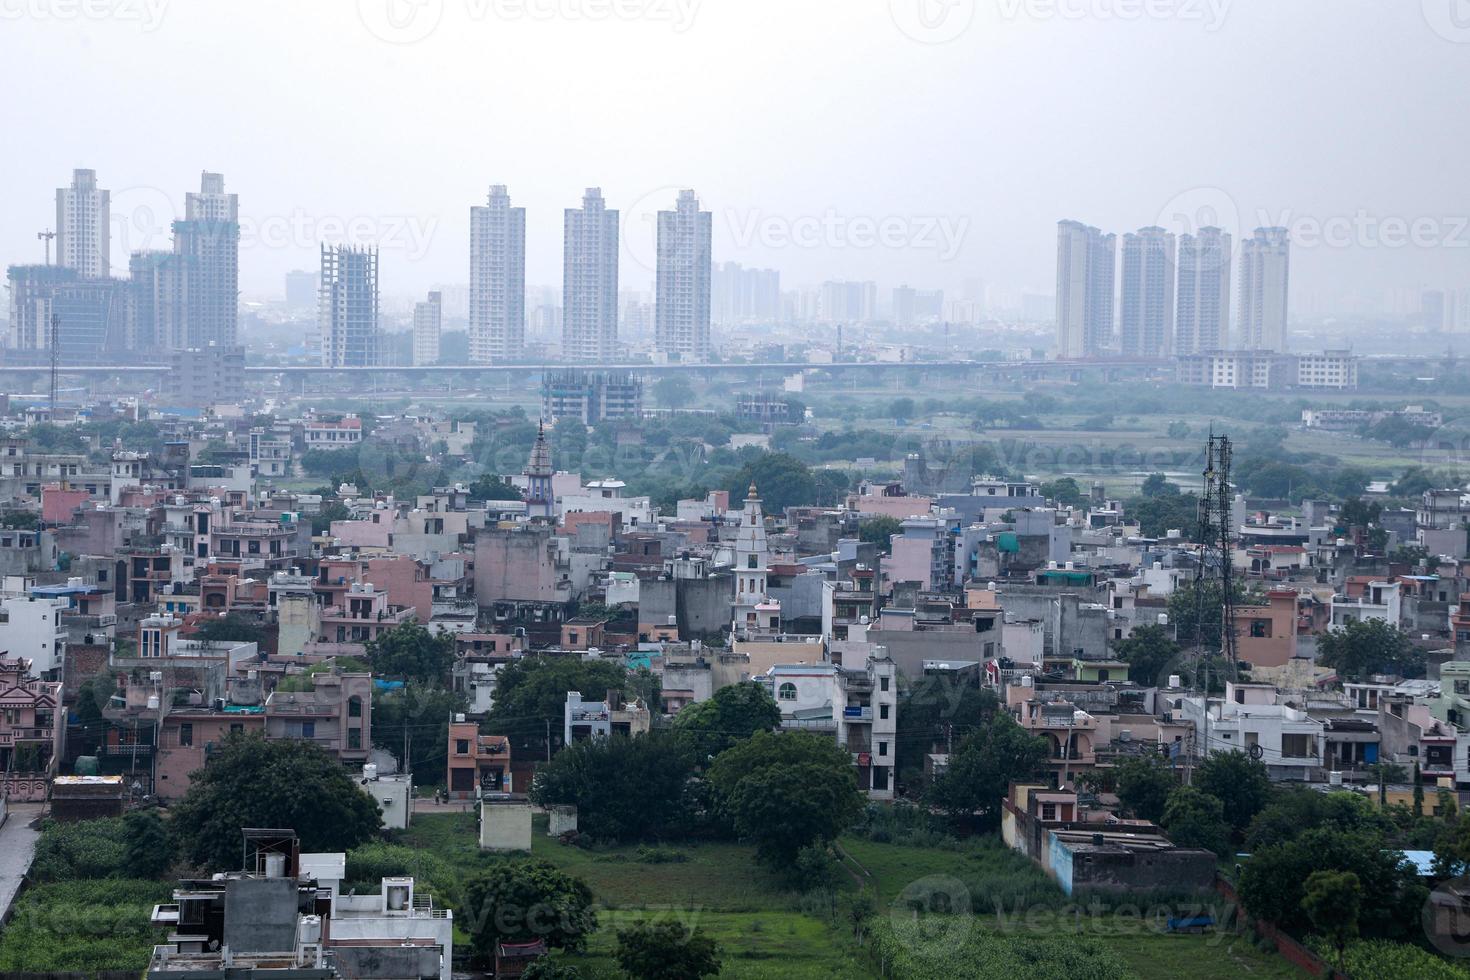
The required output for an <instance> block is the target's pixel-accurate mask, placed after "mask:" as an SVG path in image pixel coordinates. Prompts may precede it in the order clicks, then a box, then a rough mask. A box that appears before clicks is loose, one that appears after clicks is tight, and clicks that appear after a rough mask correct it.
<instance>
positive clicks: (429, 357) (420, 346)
mask: <svg viewBox="0 0 1470 980" xmlns="http://www.w3.org/2000/svg"><path fill="white" fill-rule="evenodd" d="M443 318H444V296H443V294H442V293H430V294H429V298H428V299H427V300H425V301H423V302H422V303H415V304H414V305H413V363H414V366H415V367H424V366H427V365H431V364H438V363H439V334H440V330H441V328H442V326H443V322H444V320H443Z"/></svg>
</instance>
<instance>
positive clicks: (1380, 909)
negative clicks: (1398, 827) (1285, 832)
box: [1240, 827, 1429, 940]
mask: <svg viewBox="0 0 1470 980" xmlns="http://www.w3.org/2000/svg"><path fill="white" fill-rule="evenodd" d="M1317 871H1351V872H1352V873H1353V874H1354V875H1356V876H1357V878H1358V881H1359V882H1360V883H1361V884H1362V889H1363V891H1362V894H1363V904H1362V912H1361V915H1360V916H1359V923H1360V928H1361V929H1362V930H1363V932H1364V933H1365V935H1366V936H1367V938H1379V939H1400V940H1401V939H1406V938H1408V937H1411V936H1417V935H1419V933H1420V927H1419V914H1420V910H1421V909H1422V908H1423V906H1424V902H1425V900H1426V899H1427V898H1428V897H1429V890H1428V889H1427V888H1425V887H1424V885H1423V884H1422V883H1421V882H1420V881H1419V876H1418V873H1417V871H1415V869H1414V866H1413V865H1412V864H1410V863H1409V862H1408V861H1406V860H1405V859H1404V856H1403V853H1402V852H1401V851H1399V850H1398V849H1397V848H1396V847H1393V846H1392V842H1391V841H1390V840H1389V839H1388V838H1386V837H1384V836H1383V835H1381V834H1376V833H1371V832H1353V833H1343V832H1341V831H1338V830H1335V829H1333V828H1329V827H1320V828H1314V829H1312V830H1307V831H1304V832H1303V833H1302V834H1301V835H1300V836H1298V837H1297V838H1296V839H1294V840H1290V841H1286V842H1284V843H1281V844H1276V845H1273V846H1271V847H1266V848H1263V849H1261V850H1259V851H1256V852H1255V853H1254V854H1252V855H1251V860H1250V862H1249V863H1248V864H1246V866H1245V868H1244V870H1243V871H1242V872H1241V877H1240V898H1241V902H1242V903H1243V904H1244V905H1245V908H1246V911H1248V912H1250V914H1251V915H1254V916H1256V917H1258V918H1261V919H1265V920H1266V921H1268V922H1273V923H1275V924H1276V925H1277V926H1279V927H1280V928H1282V929H1285V930H1286V931H1287V932H1290V933H1296V934H1301V933H1304V932H1307V931H1308V930H1309V929H1310V928H1311V920H1310V919H1309V918H1308V917H1307V914H1306V910H1305V909H1304V908H1303V907H1302V900H1303V899H1304V898H1305V897H1306V883H1307V879H1309V878H1310V877H1311V876H1312V874H1313V872H1317Z"/></svg>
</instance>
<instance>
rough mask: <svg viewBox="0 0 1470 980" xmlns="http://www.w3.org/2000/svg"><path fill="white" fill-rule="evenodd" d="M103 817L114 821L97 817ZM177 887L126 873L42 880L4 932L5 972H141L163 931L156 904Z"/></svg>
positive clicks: (0, 955) (1, 955)
mask: <svg viewBox="0 0 1470 980" xmlns="http://www.w3.org/2000/svg"><path fill="white" fill-rule="evenodd" d="M97 822H108V821H91V823H97ZM112 822H116V823H121V821H112ZM70 826H78V825H77V824H72V825H70ZM172 890H173V889H172V887H171V886H170V885H168V884H166V883H164V882H160V881H134V880H130V879H125V878H111V879H108V880H106V881H67V882H54V883H50V884H41V885H37V886H36V887H34V888H32V889H31V890H30V891H28V892H26V893H25V894H24V895H22V896H21V898H20V901H19V902H18V903H17V904H16V907H15V915H14V917H13V918H12V919H11V921H10V923H9V924H8V925H7V926H6V927H5V930H4V932H3V933H0V972H4V973H17V972H28V973H56V972H71V971H74V972H88V971H95V970H132V971H137V972H139V973H141V972H142V971H143V969H144V968H145V967H147V965H148V958H149V955H150V954H151V952H152V949H153V945H154V943H156V942H161V941H162V936H163V933H162V930H158V929H155V928H153V926H152V925H151V924H150V922H149V917H150V916H151V914H152V912H153V906H154V905H155V904H157V903H159V902H166V901H168V899H169V896H170V895H171V894H172Z"/></svg>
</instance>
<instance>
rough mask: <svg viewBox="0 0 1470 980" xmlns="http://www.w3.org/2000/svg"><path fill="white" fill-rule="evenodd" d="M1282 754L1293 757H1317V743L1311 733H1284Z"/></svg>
mask: <svg viewBox="0 0 1470 980" xmlns="http://www.w3.org/2000/svg"><path fill="white" fill-rule="evenodd" d="M1281 754H1282V755H1283V756H1288V757H1290V758H1293V759H1315V758H1316V757H1317V745H1316V743H1315V742H1314V741H1313V740H1312V736H1310V735H1282V736H1281Z"/></svg>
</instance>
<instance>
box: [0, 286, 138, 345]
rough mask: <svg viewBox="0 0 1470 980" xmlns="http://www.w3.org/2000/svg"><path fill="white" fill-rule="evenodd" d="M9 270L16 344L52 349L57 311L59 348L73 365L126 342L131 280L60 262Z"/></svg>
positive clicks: (11, 340)
mask: <svg viewBox="0 0 1470 980" xmlns="http://www.w3.org/2000/svg"><path fill="white" fill-rule="evenodd" d="M7 273H8V278H9V289H10V341H9V345H10V346H11V347H13V348H15V349H18V350H31V351H49V350H50V349H51V342H52V329H51V318H52V316H53V315H54V316H56V317H57V318H58V330H59V336H58V337H57V338H56V340H57V347H58V349H59V350H60V356H61V359H62V360H63V361H64V362H66V363H68V364H87V363H95V362H96V361H98V360H99V359H101V358H103V357H104V356H105V355H108V354H112V353H113V352H116V351H119V350H121V349H123V347H124V346H125V341H126V337H127V322H128V317H127V310H128V295H127V287H128V284H127V283H126V282H124V281H123V280H121V279H113V278H111V277H110V276H84V275H82V274H81V273H80V272H79V271H77V270H76V269H67V268H63V267H61V266H56V265H13V266H11V267H10V268H9V269H8V270H7ZM114 356H115V355H114Z"/></svg>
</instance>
